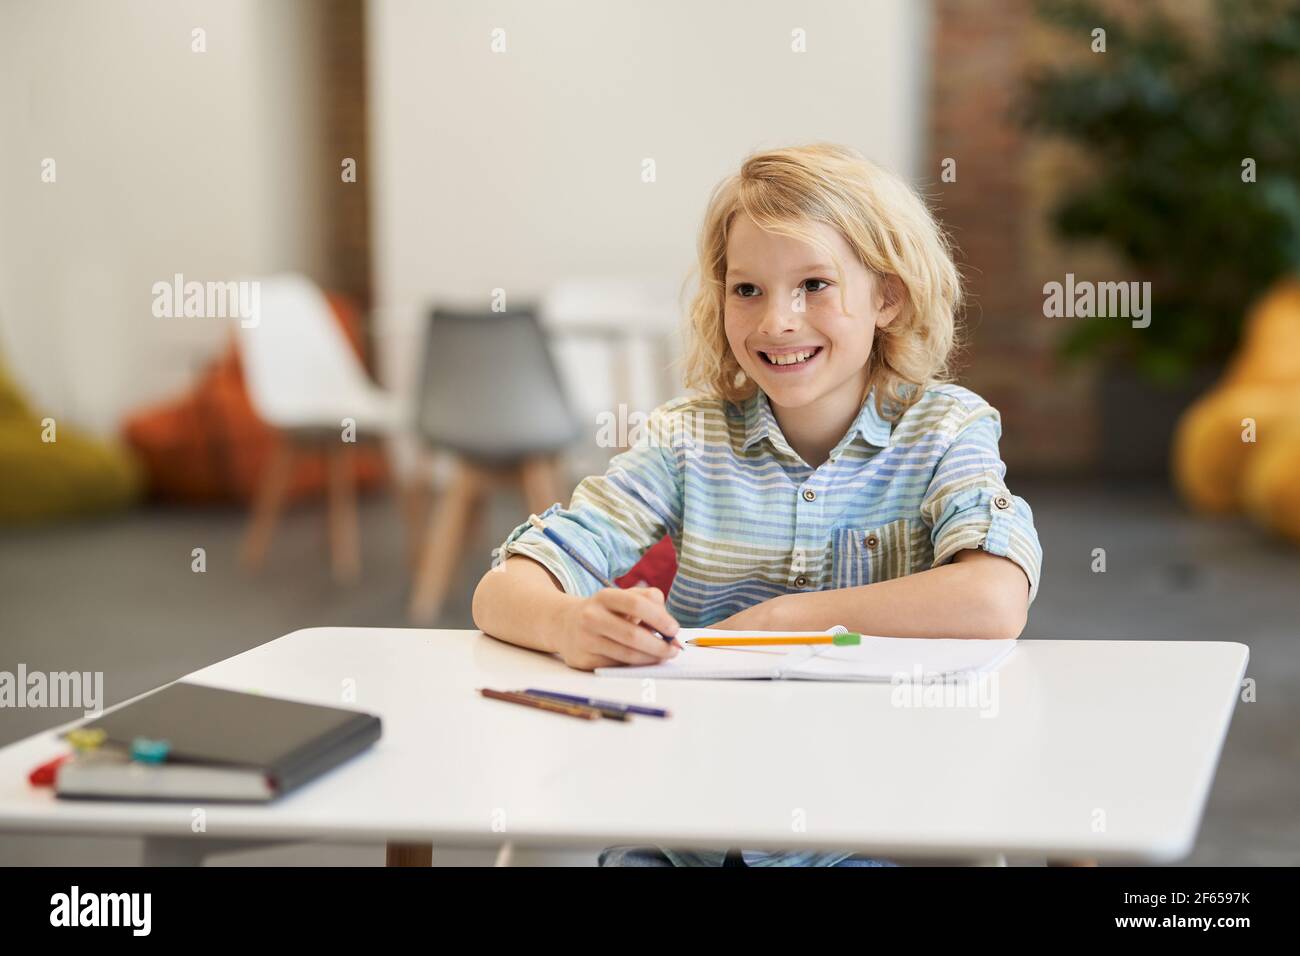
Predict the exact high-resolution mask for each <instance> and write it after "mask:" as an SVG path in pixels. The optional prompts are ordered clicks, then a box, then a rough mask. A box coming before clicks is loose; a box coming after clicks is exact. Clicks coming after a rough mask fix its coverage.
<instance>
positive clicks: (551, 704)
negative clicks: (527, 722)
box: [478, 687, 604, 720]
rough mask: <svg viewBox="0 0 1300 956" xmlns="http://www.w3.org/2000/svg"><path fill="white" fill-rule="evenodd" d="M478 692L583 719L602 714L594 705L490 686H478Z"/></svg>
mask: <svg viewBox="0 0 1300 956" xmlns="http://www.w3.org/2000/svg"><path fill="white" fill-rule="evenodd" d="M478 692H479V693H480V694H482V695H483V696H484V697H491V698H492V699H493V700H504V701H506V702H508V703H511V704H523V705H524V706H525V707H536V708H537V709H538V710H549V711H551V712H552V713H555V714H567V715H568V716H569V717H581V718H582V719H583V720H600V719H601V717H602V716H604V715H603V714H602V713H601V712H600V711H599V710H597V709H596V708H595V707H584V706H582V705H581V704H566V703H564V702H563V701H558V700H547V699H545V698H542V697H530V696H529V695H528V694H519V693H515V692H512V691H505V690H492V688H490V687H480V688H479V690H478Z"/></svg>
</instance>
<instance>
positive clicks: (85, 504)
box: [0, 365, 142, 525]
mask: <svg viewBox="0 0 1300 956" xmlns="http://www.w3.org/2000/svg"><path fill="white" fill-rule="evenodd" d="M45 417H47V416H39V417H38V416H37V415H36V414H35V413H34V412H33V411H32V410H31V409H30V408H29V407H28V405H27V403H26V402H25V401H24V400H23V398H22V395H21V394H19V392H18V388H17V386H16V385H15V384H14V383H13V381H12V380H11V379H9V378H8V376H7V375H6V374H5V371H4V368H3V366H2V365H0V525H6V524H20V523H22V524H25V523H31V522H35V521H40V520H46V519H50V518H57V517H63V516H72V515H88V514H95V513H98V512H103V511H110V510H115V509H118V508H122V507H125V506H126V505H128V504H130V503H131V502H132V501H134V500H135V499H136V498H137V497H138V496H139V494H140V490H141V487H142V483H141V474H140V468H139V466H138V465H137V464H136V462H135V460H134V459H133V458H132V457H131V456H130V454H129V453H128V452H127V451H126V450H125V449H124V448H122V447H121V446H119V445H115V444H109V443H105V442H100V441H96V440H94V439H92V438H90V437H88V436H86V435H84V434H81V433H79V432H78V431H77V430H76V429H74V428H72V427H71V426H69V425H67V424H65V423H63V422H60V421H57V420H56V421H55V422H54V428H53V432H52V434H51V432H50V430H49V429H48V428H47V427H46V426H45V425H44V424H43V421H44V418H45ZM46 437H53V438H54V441H45V440H44V439H45V438H46Z"/></svg>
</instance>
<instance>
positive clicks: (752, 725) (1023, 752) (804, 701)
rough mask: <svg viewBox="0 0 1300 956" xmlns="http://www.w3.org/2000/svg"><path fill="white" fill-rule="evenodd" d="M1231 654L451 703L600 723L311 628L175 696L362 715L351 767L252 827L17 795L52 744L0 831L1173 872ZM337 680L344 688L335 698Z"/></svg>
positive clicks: (30, 743)
mask: <svg viewBox="0 0 1300 956" xmlns="http://www.w3.org/2000/svg"><path fill="white" fill-rule="evenodd" d="M1247 658H1248V649H1247V648H1246V647H1245V646H1244V645H1242V644H1234V643H1219V642H1200V643H1191V642H1143V641H1133V642H1120V641H1026V642H1024V643H1022V644H1021V645H1020V646H1018V647H1017V648H1016V649H1015V650H1014V651H1013V652H1012V655H1011V657H1010V658H1009V659H1008V660H1007V661H1006V662H1005V663H1004V664H1003V665H1002V667H1001V669H1000V671H999V672H998V674H999V676H998V686H999V695H998V714H997V716H996V717H992V718H987V717H982V716H981V715H980V712H979V710H978V709H944V708H924V709H905V708H901V707H896V706H893V705H892V704H891V690H892V689H891V687H890V686H889V685H887V684H874V685H873V684H828V683H820V684H819V683H810V682H801V681H779V682H771V681H733V682H715V681H707V682H703V681H658V682H655V683H654V687H653V689H654V692H655V695H656V703H657V704H658V705H659V706H663V707H666V708H669V709H670V710H671V711H672V716H671V718H669V719H667V720H658V719H654V718H649V717H638V718H633V719H632V721H630V722H628V723H626V724H623V723H619V722H616V721H609V720H602V721H580V720H575V719H573V718H569V717H562V716H558V715H553V714H546V713H542V712H540V711H536V710H532V709H529V708H524V707H519V706H516V705H511V704H506V703H502V702H500V701H494V700H488V699H485V698H482V697H480V696H479V695H478V694H477V693H476V692H475V690H474V689H475V688H477V687H481V686H490V687H497V688H518V687H525V686H538V685H540V686H544V687H547V688H552V689H557V690H566V689H567V690H572V691H577V692H589V693H590V694H592V695H597V694H598V695H601V696H609V697H615V698H619V699H624V700H640V699H642V689H643V682H642V681H640V680H635V679H610V678H598V677H595V676H593V675H591V674H586V673H582V672H579V671H574V670H571V669H569V668H567V667H566V666H565V665H564V664H563V663H561V662H560V661H559V660H558V659H555V658H552V657H549V656H546V655H543V654H538V653H535V652H532V651H526V650H522V649H519V648H515V647H512V646H510V645H507V644H504V643H501V642H499V641H496V640H494V639H492V638H489V637H486V636H484V635H482V634H480V633H478V632H475V631H430V630H403V629H391V630H390V629H367V628H313V629H310V630H303V631H297V632H295V633H293V634H289V635H287V636H285V637H282V638H280V639H279V640H276V641H272V642H270V643H269V644H265V645H263V646H262V647H258V648H255V649H253V650H251V651H248V652H246V653H243V654H240V655H238V656H236V657H232V658H230V659H229V660H226V661H222V662H221V663H219V664H214V665H213V666H211V667H207V668H204V669H203V670H200V671H197V672H195V673H194V674H192V675H190V676H189V677H188V678H186V679H187V680H191V681H193V682H196V683H202V684H210V685H214V686H220V687H228V688H232V689H238V690H253V691H261V692H264V693H267V694H273V695H278V696H284V697H290V698H297V699H301V700H306V701H314V702H319V703H324V704H339V703H341V702H342V701H343V690H344V687H345V686H352V687H354V688H355V695H356V696H355V706H356V707H358V708H360V709H364V710H369V711H372V712H374V713H377V714H379V715H380V716H381V717H382V718H383V722H384V734H383V738H382V739H381V740H380V741H379V743H377V744H376V745H375V747H374V748H373V749H372V750H371V751H370V752H368V753H366V754H364V755H362V756H360V757H358V758H356V759H354V760H352V761H350V762H348V763H346V764H344V765H343V766H341V767H339V768H336V769H335V770H333V771H331V772H330V773H329V774H327V775H326V776H324V777H322V778H319V779H318V780H316V781H314V782H312V783H310V784H308V785H307V786H305V787H304V788H302V789H301V790H299V791H296V792H294V793H292V794H290V795H289V796H287V797H286V798H284V799H283V800H281V801H279V802H277V803H275V804H273V805H269V806H261V807H258V806H236V805H221V804H212V805H209V806H207V807H205V808H204V809H205V811H206V826H207V829H206V832H205V833H197V834H196V833H194V832H192V830H191V820H192V811H193V809H194V808H193V807H191V806H189V805H167V804H146V803H135V804H125V803H111V802H79V801H64V800H58V799H56V798H55V797H54V796H53V794H52V793H51V791H50V790H49V789H38V788H33V787H31V786H29V785H28V783H27V774H28V772H29V771H30V770H31V769H32V768H33V767H35V766H36V765H37V764H39V763H41V762H43V761H45V760H49V759H51V758H53V757H54V756H56V755H58V754H59V753H61V752H62V751H63V749H64V748H63V745H62V743H61V742H60V741H58V740H56V738H55V736H54V733H53V732H50V733H42V734H38V735H36V736H34V737H30V738H28V739H26V740H23V741H19V742H18V743H15V744H13V745H11V746H9V747H6V748H4V749H3V750H0V830H3V831H25V832H29V833H42V832H43V833H63V834H68V833H81V834H97V835H110V834H111V835H118V836H121V835H136V836H141V835H143V836H144V837H146V848H147V849H146V860H147V861H148V862H194V861H196V860H197V859H198V858H199V857H201V856H202V855H203V854H204V853H205V852H216V851H218V850H224V849H230V848H234V847H237V846H245V845H249V844H257V843H274V842H283V841H311V840H324V841H330V842H335V843H349V842H364V843H375V842H383V841H389V842H392V843H434V844H443V845H448V844H451V845H461V846H465V845H479V846H485V845H487V846H496V845H501V844H502V843H504V842H506V841H510V842H513V843H514V844H516V845H525V846H527V845H543V844H561V845H569V846H592V847H597V846H602V845H608V844H615V843H657V844H661V845H670V846H673V845H677V846H687V845H695V846H706V847H717V848H723V847H729V846H744V847H749V848H781V847H790V848H794V847H809V848H825V849H835V848H845V849H855V850H859V851H869V852H872V853H878V854H881V855H885V856H889V855H895V856H901V857H912V858H917V857H934V856H944V857H952V856H987V855H990V854H998V853H1010V854H1024V855H1034V856H1048V857H1058V858H1091V859H1098V860H1103V861H1135V862H1160V861H1171V860H1176V859H1178V858H1180V857H1183V856H1185V855H1186V854H1187V853H1188V852H1189V851H1190V850H1191V848H1192V845H1193V843H1194V840H1195V837H1196V831H1197V828H1198V826H1199V823H1200V818H1201V813H1202V809H1203V807H1204V805H1205V800H1206V795H1207V793H1208V791H1209V787H1210V783H1211V781H1212V779H1213V776H1214V769H1215V765H1216V763H1217V761H1218V756H1219V751H1220V749H1221V747H1222V744H1223V739H1224V735H1225V734H1226V732H1227V728H1228V723H1229V721H1230V719H1231V716H1232V711H1233V706H1234V704H1235V702H1236V700H1237V694H1238V688H1239V686H1240V683H1241V679H1242V677H1243V675H1244V672H1245V667H1246V661H1247ZM349 681H350V682H352V683H351V685H345V682H349Z"/></svg>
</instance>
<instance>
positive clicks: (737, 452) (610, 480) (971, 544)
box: [499, 384, 1042, 866]
mask: <svg viewBox="0 0 1300 956" xmlns="http://www.w3.org/2000/svg"><path fill="white" fill-rule="evenodd" d="M1001 430H1002V429H1001V419H1000V417H999V415H998V412H997V410H996V409H994V408H993V407H992V406H990V405H989V404H988V403H987V402H985V401H984V400H983V399H981V398H980V397H979V396H978V395H976V394H975V393H974V392H971V391H969V390H968V389H965V388H962V387H960V386H957V385H947V384H945V385H935V386H932V387H931V388H929V389H927V390H926V392H925V393H924V395H922V397H921V398H920V399H919V400H918V401H917V402H916V403H915V404H913V405H912V406H911V407H910V408H908V409H907V411H906V412H905V413H904V414H903V415H902V417H901V418H900V419H899V420H898V421H897V422H894V423H892V424H891V423H890V422H889V421H888V420H887V419H885V418H883V417H882V416H881V415H880V414H879V412H878V411H877V409H876V404H875V400H874V395H873V396H869V397H868V399H867V401H866V402H864V403H863V406H862V409H861V411H860V412H859V414H858V416H857V418H856V419H855V421H854V422H853V425H852V427H850V428H849V430H848V431H847V432H846V433H845V435H844V437H843V438H841V439H840V441H839V443H838V444H836V446H835V448H834V449H833V450H832V451H831V454H830V458H829V459H828V460H827V461H825V462H824V463H822V464H821V465H820V466H819V467H817V468H812V467H810V466H809V465H808V464H807V463H806V462H805V461H804V460H803V459H802V458H801V457H800V456H799V455H798V453H796V452H795V451H794V449H793V448H791V447H790V444H789V442H788V441H786V438H785V436H784V435H783V434H782V432H781V428H780V426H779V425H778V423H777V421H776V417H775V416H774V415H773V413H772V408H771V405H770V404H769V403H768V400H767V396H766V395H764V394H763V393H762V392H761V391H759V392H757V393H756V394H755V396H754V397H753V398H751V399H748V400H747V401H745V402H742V403H739V404H735V403H730V402H725V401H723V400H721V399H716V398H702V397H689V398H680V399H676V400H674V401H671V402H668V403H667V404H665V405H662V406H660V407H659V408H657V409H656V410H655V411H654V412H653V413H651V415H650V416H649V420H648V421H647V423H646V425H645V428H644V429H643V433H642V434H641V435H640V436H639V440H638V441H636V442H635V443H634V444H633V447H631V448H630V449H628V450H627V451H625V452H622V453H621V454H618V455H616V456H615V457H614V458H613V459H612V460H611V461H610V463H609V468H608V470H607V471H606V472H605V474H604V475H599V476H594V477H590V478H587V479H585V480H584V481H583V482H582V483H581V484H579V485H578V487H577V489H576V490H575V491H574V493H573V498H572V501H571V503H570V505H569V507H568V508H562V507H560V506H559V505H558V504H557V505H553V506H552V507H551V508H548V509H547V510H546V511H545V512H543V514H542V516H541V517H542V518H543V520H544V521H545V522H546V524H547V525H548V526H549V527H551V528H552V529H554V530H555V531H556V532H557V533H558V534H559V536H560V537H561V538H563V539H564V540H565V541H567V542H568V543H569V544H570V545H571V546H572V547H574V548H575V549H576V550H578V551H579V552H581V553H582V555H583V556H584V557H585V558H587V560H588V561H590V562H591V563H592V564H593V565H594V566H595V567H596V568H598V569H600V570H601V571H602V572H604V574H605V576H606V577H609V578H615V577H618V576H620V575H622V574H624V573H626V572H627V571H628V569H630V568H631V567H632V566H633V565H634V564H635V563H636V562H637V560H638V559H639V558H640V557H641V555H642V554H643V553H644V552H645V551H646V550H647V549H648V548H650V546H651V545H653V544H654V543H655V542H657V541H659V540H660V539H661V538H662V537H663V536H664V535H669V536H670V537H671V538H672V541H673V545H674V547H675V548H676V551H677V561H678V568H677V576H676V578H675V579H674V580H673V585H672V589H671V591H670V592H669V594H668V600H667V604H668V611H669V613H670V614H672V615H673V617H674V618H675V619H676V620H677V621H678V623H680V624H681V625H682V626H683V627H707V626H709V625H711V624H713V623H715V622H717V621H720V620H722V619H724V618H727V617H730V616H731V615H732V614H735V613H737V612H739V611H742V610H744V609H745V608H748V607H751V606H753V605H755V604H759V603H761V602H762V601H765V600H767V599H769V598H773V597H776V596H778V595H782V594H793V593H805V592H809V591H819V590H825V589H829V588H848V587H857V586H860V585H867V584H875V583H877V582H880V581H887V580H890V579H892V578H898V577H902V576H903V575H907V574H914V573H916V572H918V571H924V570H926V569H928V568H932V567H936V566H938V565H941V564H944V563H945V562H947V561H949V560H951V559H952V557H953V556H954V555H955V554H957V552H959V551H961V550H963V549H966V548H982V549H983V550H985V551H987V552H989V553H990V554H997V555H1001V556H1003V557H1006V558H1009V559H1011V560H1012V561H1014V562H1016V564H1018V565H1019V566H1020V567H1021V568H1023V569H1024V571H1025V574H1026V576H1027V577H1028V579H1029V599H1030V601H1031V602H1032V601H1033V599H1034V597H1035V595H1036V594H1037V591H1038V578H1039V568H1040V565H1041V561H1042V549H1041V547H1040V545H1039V542H1038V535H1037V533H1036V532H1035V530H1034V523H1033V513H1032V512H1031V511H1030V508H1029V505H1028V504H1027V503H1026V502H1025V501H1024V500H1023V499H1022V498H1019V497H1016V496H1015V495H1013V494H1012V493H1011V492H1010V491H1009V490H1008V488H1007V486H1006V483H1005V481H1004V478H1005V475H1006V465H1004V464H1003V462H1002V459H1001V457H1000V455H999V453H998V439H999V437H1000V436H1001ZM499 553H500V554H501V555H503V556H504V555H508V554H521V555H525V556H527V557H529V558H532V559H533V560H535V561H538V562H539V563H541V564H542V565H544V566H545V567H546V568H548V569H549V570H550V571H551V572H552V573H553V574H554V575H555V576H556V578H557V579H558V580H559V581H560V583H561V584H562V585H563V587H564V590H565V591H566V592H568V593H570V594H576V595H582V596H588V595H591V594H594V593H595V592H596V591H598V590H600V587H601V585H600V583H599V582H597V581H595V580H593V579H592V578H591V576H590V575H588V574H587V573H586V572H585V571H583V570H582V569H581V568H580V567H579V566H578V565H577V564H576V563H575V562H574V561H573V560H572V559H570V558H569V557H568V555H566V554H564V553H563V552H562V551H561V550H560V549H559V548H557V547H555V546H554V545H553V544H552V543H551V542H550V541H549V540H548V539H547V538H545V537H544V536H543V535H542V534H541V532H540V531H538V530H537V529H535V528H532V527H531V526H530V525H529V524H528V523H527V522H525V523H523V524H521V525H520V526H519V527H518V528H516V529H515V530H514V531H513V532H511V534H510V535H509V537H508V538H507V539H506V541H505V542H504V544H503V545H502V549H501V551H500V552H499ZM665 852H666V853H669V855H670V856H673V855H674V854H673V852H672V851H669V850H667V849H666V848H665ZM744 853H745V860H746V862H751V863H754V864H756V865H760V866H763V865H802V864H806V863H809V862H814V863H818V864H821V865H825V864H826V863H829V862H834V861H835V860H838V859H843V858H844V857H845V856H848V855H849V854H848V853H847V852H845V853H839V854H815V853H811V854H797V853H796V854H790V853H782V854H763V853H758V852H756V851H749V850H746V851H744ZM677 856H678V857H681V858H682V859H686V858H687V857H690V858H691V859H690V860H689V862H700V861H709V862H712V860H713V857H715V856H716V858H717V861H718V862H720V861H721V853H720V852H719V853H716V854H677ZM674 861H675V862H679V860H677V859H675V860H674ZM714 865H717V864H716V863H714Z"/></svg>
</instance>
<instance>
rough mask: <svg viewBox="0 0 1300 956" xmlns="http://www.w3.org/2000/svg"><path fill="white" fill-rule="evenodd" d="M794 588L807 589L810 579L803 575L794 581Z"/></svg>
mask: <svg viewBox="0 0 1300 956" xmlns="http://www.w3.org/2000/svg"><path fill="white" fill-rule="evenodd" d="M794 586H795V587H797V588H806V587H807V586H808V579H807V578H806V577H804V576H803V575H802V574H801V575H799V576H798V577H797V578H795V579H794Z"/></svg>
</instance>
